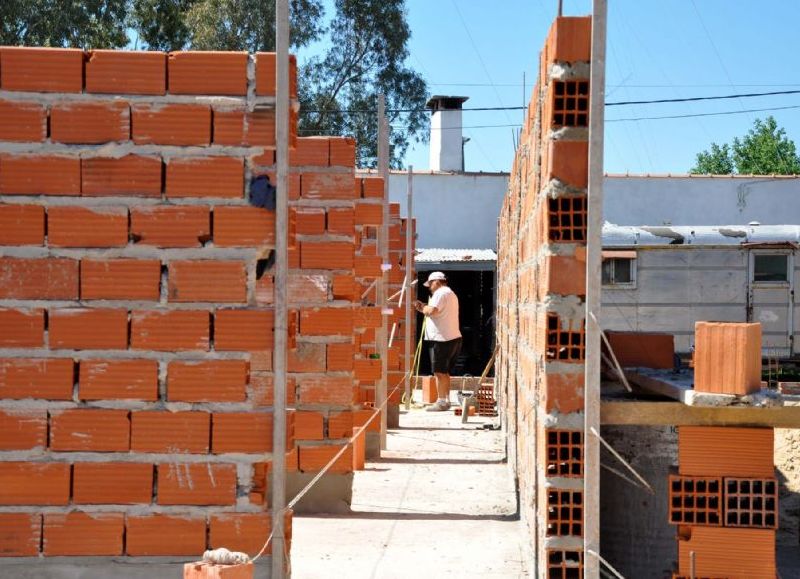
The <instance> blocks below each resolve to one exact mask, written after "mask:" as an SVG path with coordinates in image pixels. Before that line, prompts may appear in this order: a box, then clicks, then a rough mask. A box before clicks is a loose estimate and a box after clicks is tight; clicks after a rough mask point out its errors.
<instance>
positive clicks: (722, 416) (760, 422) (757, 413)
mask: <svg viewBox="0 0 800 579" xmlns="http://www.w3.org/2000/svg"><path fill="white" fill-rule="evenodd" d="M600 423H601V424H602V425H604V426H623V425H649V426H769V427H773V428H800V406H771V407H766V408H756V407H752V406H721V407H707V406H687V405H686V404H683V403H681V402H649V401H648V402H645V401H616V400H615V401H610V400H605V401H603V402H602V404H601V406H600Z"/></svg>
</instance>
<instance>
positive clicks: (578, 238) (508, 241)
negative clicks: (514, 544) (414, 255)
mask: <svg viewBox="0 0 800 579" xmlns="http://www.w3.org/2000/svg"><path fill="white" fill-rule="evenodd" d="M590 36H591V18H590V17H563V18H558V19H556V21H555V22H554V24H553V26H552V27H551V29H550V33H549V35H548V38H547V42H546V44H545V47H544V49H543V51H542V54H541V63H540V73H539V79H538V83H537V85H536V87H535V88H534V91H533V95H532V98H531V103H530V105H529V109H528V116H527V119H526V123H525V126H524V127H523V131H522V134H521V136H520V146H519V148H518V151H517V155H516V157H515V159H514V165H513V168H512V172H511V178H510V183H509V190H508V193H507V195H506V198H505V200H504V203H503V209H502V213H501V217H500V225H499V228H500V230H499V244H498V272H497V279H498V309H497V331H498V341H499V344H500V358H499V363H498V383H499V385H500V391H501V395H502V405H503V407H504V409H505V420H506V428H507V430H508V434H509V455H510V462H511V463H512V465H513V468H514V470H515V474H516V476H517V477H518V482H519V489H520V504H521V512H522V516H523V518H524V520H525V522H526V524H527V527H528V531H529V533H530V537H531V544H532V545H533V547H534V552H535V556H536V558H537V565H536V569H537V574H538V576H539V577H564V576H571V574H573V573H575V570H576V569H579V568H581V567H582V565H583V550H582V548H583V540H582V536H583V500H582V499H583V497H582V494H583V493H582V486H583V480H582V477H583V438H584V434H583V413H582V409H583V388H584V309H585V308H584V302H583V299H584V294H585V285H586V284H585V279H586V273H585V271H586V264H585V244H586V207H587V203H586V187H587V172H588V166H587V157H588V142H587V137H588V129H587V127H588V105H589V81H588V78H589V65H588V61H589V53H590V44H591V42H590V40H591V38H590Z"/></svg>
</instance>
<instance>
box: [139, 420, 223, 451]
mask: <svg viewBox="0 0 800 579" xmlns="http://www.w3.org/2000/svg"><path fill="white" fill-rule="evenodd" d="M210 428H211V415H210V414H208V413H207V412H168V411H160V410H142V411H138V412H133V413H132V414H131V450H132V451H133V452H158V453H190V454H205V453H207V452H208V439H209V434H210V432H211V430H210Z"/></svg>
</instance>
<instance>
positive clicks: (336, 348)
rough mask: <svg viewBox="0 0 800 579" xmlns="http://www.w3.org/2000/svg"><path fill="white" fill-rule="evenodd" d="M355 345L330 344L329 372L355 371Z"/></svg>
mask: <svg viewBox="0 0 800 579" xmlns="http://www.w3.org/2000/svg"><path fill="white" fill-rule="evenodd" d="M353 355H354V347H353V344H328V362H327V364H328V368H327V369H328V371H329V372H347V371H350V370H352V369H353Z"/></svg>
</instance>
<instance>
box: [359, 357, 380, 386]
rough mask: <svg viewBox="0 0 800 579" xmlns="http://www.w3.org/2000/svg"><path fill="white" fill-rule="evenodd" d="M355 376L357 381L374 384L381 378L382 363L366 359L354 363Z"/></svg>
mask: <svg viewBox="0 0 800 579" xmlns="http://www.w3.org/2000/svg"><path fill="white" fill-rule="evenodd" d="M353 367H354V370H355V372H354V375H355V378H356V380H360V381H362V382H374V381H375V380H380V378H381V361H380V360H373V359H371V358H364V359H359V360H354V361H353Z"/></svg>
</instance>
